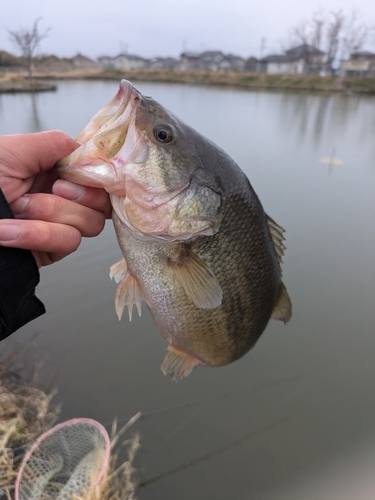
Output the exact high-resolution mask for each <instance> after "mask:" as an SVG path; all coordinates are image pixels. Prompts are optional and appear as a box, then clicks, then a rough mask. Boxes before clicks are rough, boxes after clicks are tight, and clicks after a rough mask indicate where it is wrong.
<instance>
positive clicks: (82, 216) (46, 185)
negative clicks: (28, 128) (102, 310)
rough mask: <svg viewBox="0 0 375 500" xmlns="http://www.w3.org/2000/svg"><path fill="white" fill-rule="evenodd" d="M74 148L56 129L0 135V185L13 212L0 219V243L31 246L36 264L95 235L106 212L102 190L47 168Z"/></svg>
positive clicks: (53, 259)
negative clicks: (79, 182) (12, 216)
mask: <svg viewBox="0 0 375 500" xmlns="http://www.w3.org/2000/svg"><path fill="white" fill-rule="evenodd" d="M78 146H79V144H78V143H77V142H76V141H74V140H73V139H71V138H70V137H69V136H68V135H66V134H64V133H63V132H60V131H48V132H39V133H36V134H20V135H4V136H0V188H1V189H2V191H3V193H4V195H5V198H6V199H7V201H8V203H9V204H10V207H11V209H12V211H13V213H14V214H15V216H16V219H2V220H0V245H2V246H7V247H14V248H26V249H29V250H32V252H33V255H34V257H35V260H36V262H37V264H38V267H41V266H46V265H49V264H52V263H53V262H56V261H58V260H61V259H62V258H63V257H65V256H66V255H69V254H70V253H72V252H74V251H75V250H76V249H77V248H78V246H79V244H80V242H81V239H82V236H88V237H91V236H97V235H98V234H99V233H100V232H101V231H102V229H103V227H104V224H105V218H109V217H110V214H111V205H110V202H109V197H108V194H107V193H106V192H105V191H104V190H102V189H97V188H89V187H84V186H79V185H77V184H73V183H72V182H69V181H65V180H61V179H58V175H57V173H56V171H55V169H54V168H53V166H54V165H55V163H56V162H57V161H58V160H60V159H61V158H64V157H65V156H67V155H69V154H70V153H71V152H73V151H74V150H75V149H76V148H77V147H78Z"/></svg>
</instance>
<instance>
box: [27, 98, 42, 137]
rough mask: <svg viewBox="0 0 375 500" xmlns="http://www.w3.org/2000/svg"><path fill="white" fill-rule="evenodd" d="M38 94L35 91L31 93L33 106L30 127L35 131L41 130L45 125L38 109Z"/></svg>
mask: <svg viewBox="0 0 375 500" xmlns="http://www.w3.org/2000/svg"><path fill="white" fill-rule="evenodd" d="M38 97H39V96H38V95H37V94H36V93H35V92H32V93H31V94H30V98H31V108H30V129H31V130H34V131H35V132H41V131H42V130H43V125H42V122H41V120H40V113H39V109H38Z"/></svg>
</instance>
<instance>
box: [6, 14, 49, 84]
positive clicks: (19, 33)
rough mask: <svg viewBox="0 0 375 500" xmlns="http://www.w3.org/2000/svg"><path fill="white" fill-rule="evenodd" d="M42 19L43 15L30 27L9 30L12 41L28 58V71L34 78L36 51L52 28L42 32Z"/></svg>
mask: <svg viewBox="0 0 375 500" xmlns="http://www.w3.org/2000/svg"><path fill="white" fill-rule="evenodd" d="M41 19H42V18H41V17H39V18H38V19H36V20H35V21H34V24H33V26H32V28H30V29H27V28H20V29H19V30H14V31H10V30H9V31H8V33H9V38H10V41H11V42H12V43H13V45H15V46H16V47H17V49H18V50H19V51H20V52H21V54H22V56H23V57H24V58H25V60H26V66H27V72H28V74H29V78H30V79H31V78H32V70H33V57H34V55H35V52H36V50H37V49H38V47H39V45H40V42H41V41H42V40H43V38H46V37H47V35H48V33H49V31H50V29H51V28H47V29H46V30H45V31H44V32H43V33H42V32H40V31H39V26H38V24H39V22H40V21H41Z"/></svg>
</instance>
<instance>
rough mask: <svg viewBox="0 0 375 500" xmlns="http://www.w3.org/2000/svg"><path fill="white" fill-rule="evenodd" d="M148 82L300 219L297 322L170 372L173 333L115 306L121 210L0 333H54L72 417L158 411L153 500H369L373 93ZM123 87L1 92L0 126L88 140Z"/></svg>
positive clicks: (142, 468)
mask: <svg viewBox="0 0 375 500" xmlns="http://www.w3.org/2000/svg"><path fill="white" fill-rule="evenodd" d="M136 86H137V87H138V88H139V89H140V90H141V91H142V92H143V93H144V94H146V95H152V96H153V97H154V98H155V99H157V100H158V101H160V102H161V103H163V104H164V105H165V106H166V107H168V108H169V109H171V110H172V111H173V112H174V113H175V114H176V115H177V116H179V117H180V118H182V119H183V120H184V121H186V122H187V123H189V124H190V125H192V126H193V127H195V128H196V129H197V130H199V131H200V132H202V133H203V134H205V135H206V136H207V137H209V138H210V139H212V140H213V141H215V142H216V143H218V144H219V145H220V146H221V147H223V148H224V149H225V150H226V151H227V152H228V153H229V154H230V155H231V156H232V157H233V158H234V159H235V160H236V161H237V163H238V164H239V165H240V167H241V168H242V169H243V170H244V171H245V173H246V174H247V175H248V177H249V179H250V181H251V183H252V185H253V187H254V188H255V190H256V192H257V193H258V195H259V197H260V199H261V201H262V203H263V206H264V208H265V210H266V212H267V213H269V215H270V216H271V217H273V218H274V219H275V220H276V221H277V222H278V223H279V224H280V225H282V226H283V227H285V229H286V230H287V233H286V245H287V250H286V255H285V258H284V265H283V272H284V282H285V284H286V286H287V288H288V291H289V294H290V296H291V298H292V302H293V318H292V320H291V322H290V323H289V324H288V325H287V326H284V325H283V324H281V323H279V322H271V323H270V324H269V326H268V328H267V330H266V331H265V332H264V334H263V335H262V337H261V339H260V340H259V342H258V343H257V345H256V346H255V348H254V349H253V350H252V351H250V353H248V354H247V355H246V356H245V357H243V358H242V359H241V360H239V361H237V362H235V363H233V364H231V365H229V366H227V367H224V368H220V369H202V368H201V369H197V370H195V371H194V372H193V373H192V374H191V375H190V376H189V377H188V378H186V379H184V380H182V381H180V382H179V383H178V384H176V383H174V382H172V381H170V380H169V379H168V378H165V377H164V376H163V375H162V373H161V371H160V369H159V365H160V363H161V361H162V359H163V357H164V354H165V351H166V347H167V346H166V342H165V341H164V339H163V338H162V337H161V336H160V334H159V333H158V332H157V331H156V329H155V326H154V325H153V322H152V320H151V318H150V315H149V314H148V311H147V310H146V308H145V307H144V306H143V313H142V317H141V318H138V317H137V314H135V315H133V321H132V322H131V323H129V321H128V319H127V318H124V319H123V320H122V321H121V322H119V321H118V319H117V316H116V314H115V310H114V304H113V296H114V292H115V288H116V286H115V284H114V283H113V282H111V281H110V280H109V277H108V271H109V267H110V265H111V264H113V263H114V262H115V261H117V260H119V258H120V257H121V255H120V251H119V249H118V247H117V244H116V240H115V235H114V232H113V228H112V225H111V222H108V223H107V225H106V228H105V230H104V231H103V233H102V234H101V235H100V236H99V237H97V238H94V239H86V240H85V241H84V242H83V244H82V246H81V247H80V249H79V251H78V252H76V253H75V254H74V255H72V256H70V257H68V258H66V259H64V261H62V262H61V263H59V264H56V265H54V266H52V267H49V268H44V269H42V271H41V284H40V285H39V287H38V296H39V297H40V298H41V299H42V300H43V301H44V303H45V305H46V308H47V314H46V315H44V316H42V317H41V318H39V319H38V320H36V321H34V322H32V323H30V324H29V325H27V326H25V327H24V328H22V329H21V330H20V331H18V332H17V333H15V334H14V335H13V336H12V338H11V339H9V341H6V342H5V343H4V345H8V344H10V342H14V341H17V342H18V343H24V342H26V341H27V339H28V338H30V337H31V336H32V335H33V334H34V333H35V332H39V333H40V336H39V338H38V341H37V351H38V355H39V356H40V357H46V356H47V357H48V363H49V364H50V366H52V367H55V366H61V375H60V377H59V380H58V388H59V392H58V396H57V399H58V400H59V401H61V402H62V404H63V411H62V415H61V419H67V418H72V417H80V416H85V417H91V418H95V419H97V420H99V421H100V422H102V423H108V422H111V421H112V419H113V417H114V416H115V415H117V417H118V418H119V419H126V418H128V417H131V416H132V415H134V414H135V413H136V412H137V411H139V410H141V411H142V412H144V413H146V414H149V416H148V417H147V418H144V419H142V420H140V421H139V422H138V423H137V424H135V425H134V426H133V431H139V432H140V434H141V440H142V447H141V449H140V451H139V452H138V454H137V458H136V463H135V465H136V467H137V468H138V469H139V478H140V481H141V483H142V484H141V487H140V488H139V490H138V497H139V499H140V500H149V499H150V500H151V499H156V498H163V499H164V500H172V499H173V500H175V499H176V498H178V499H179V500H205V499H215V500H221V499H223V500H224V499H228V498H233V499H236V500H242V499H243V500H245V499H246V500H247V499H249V498H251V499H254V500H255V499H256V500H263V499H272V498H275V499H278V500H283V499H285V500H290V499H294V498H295V499H298V500H300V499H301V498H303V499H316V498H322V499H323V498H329V499H334V498H338V499H339V498H340V499H346V498H348V499H349V498H356V499H362V498H363V499H365V498H371V496H369V495H370V493H369V492H371V491H372V492H373V491H374V487H375V484H374V479H373V477H374V476H375V474H374V470H375V363H374V358H375V314H374V310H375V258H374V248H375V222H374V221H375V217H374V216H375V98H373V97H364V96H357V95H344V94H336V95H323V94H307V93H295V94H293V93H281V92H261V91H242V90H230V89H219V88H208V87H199V86H188V85H167V84H151V83H139V84H137V85H136ZM116 90H117V83H116V82H79V81H75V82H59V83H58V91H57V92H54V93H43V94H19V95H1V96H0V133H23V132H34V131H39V130H46V129H55V128H57V129H62V130H64V131H66V132H68V133H69V134H71V135H73V136H74V135H76V134H77V133H78V131H79V130H80V129H81V128H83V126H84V125H85V124H86V123H87V121H88V120H89V119H90V118H91V116H92V115H93V114H94V113H95V112H96V111H97V110H98V109H99V108H100V107H101V106H103V105H104V104H106V103H107V102H108V101H109V100H110V99H111V98H112V96H113V95H114V94H115V92H116ZM322 159H324V160H323V162H322ZM333 159H335V161H333ZM336 160H340V161H336ZM244 251H246V249H244ZM134 316H135V317H134ZM159 410H160V411H159ZM366 495H367V496H366Z"/></svg>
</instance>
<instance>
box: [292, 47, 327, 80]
mask: <svg viewBox="0 0 375 500" xmlns="http://www.w3.org/2000/svg"><path fill="white" fill-rule="evenodd" d="M324 54H325V52H323V51H322V50H319V49H317V48H316V47H314V46H313V45H308V44H307V43H304V44H302V45H299V46H298V47H294V48H292V49H289V50H286V51H285V55H286V56H287V57H290V58H296V59H302V61H303V62H304V69H303V73H304V74H305V75H311V74H317V75H319V74H321V73H322V72H323V71H324V62H323V58H324Z"/></svg>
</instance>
